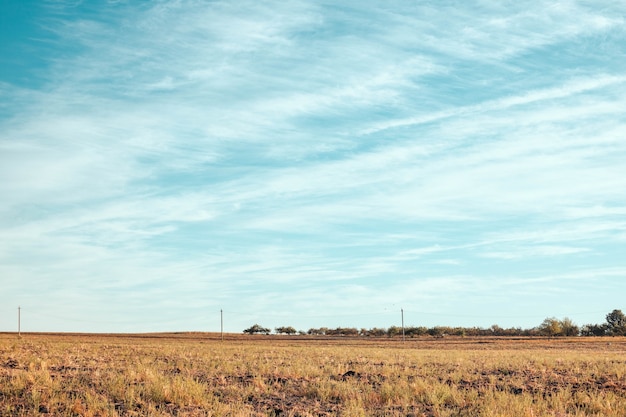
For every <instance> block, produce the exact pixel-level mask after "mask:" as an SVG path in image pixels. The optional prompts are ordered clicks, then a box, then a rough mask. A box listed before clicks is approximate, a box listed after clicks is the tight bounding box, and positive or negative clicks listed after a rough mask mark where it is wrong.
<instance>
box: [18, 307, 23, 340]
mask: <svg viewBox="0 0 626 417" xmlns="http://www.w3.org/2000/svg"><path fill="white" fill-rule="evenodd" d="M17 335H18V336H19V337H21V336H22V307H20V306H17Z"/></svg>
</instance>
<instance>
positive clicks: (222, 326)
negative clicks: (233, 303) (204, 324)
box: [220, 309, 224, 342]
mask: <svg viewBox="0 0 626 417" xmlns="http://www.w3.org/2000/svg"><path fill="white" fill-rule="evenodd" d="M220 333H221V335H222V342H223V341H224V311H223V310H222V309H220Z"/></svg>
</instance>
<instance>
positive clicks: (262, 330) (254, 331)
mask: <svg viewBox="0 0 626 417" xmlns="http://www.w3.org/2000/svg"><path fill="white" fill-rule="evenodd" d="M243 332H244V333H248V334H257V333H263V334H270V332H271V330H270V329H268V328H266V327H263V326H260V325H258V324H255V325H253V326H250V327H248V328H247V329H246V330H244V331H243Z"/></svg>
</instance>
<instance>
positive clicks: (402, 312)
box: [400, 308, 406, 342]
mask: <svg viewBox="0 0 626 417" xmlns="http://www.w3.org/2000/svg"><path fill="white" fill-rule="evenodd" d="M400 314H401V315H402V341H403V342H404V341H405V340H406V339H405V338H404V309H403V308H401V309H400Z"/></svg>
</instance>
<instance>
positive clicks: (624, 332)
mask: <svg viewBox="0 0 626 417" xmlns="http://www.w3.org/2000/svg"><path fill="white" fill-rule="evenodd" d="M606 330H607V333H608V334H610V335H611V336H626V316H625V315H624V313H622V310H613V311H611V312H610V313H609V314H607V315H606Z"/></svg>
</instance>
